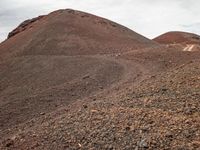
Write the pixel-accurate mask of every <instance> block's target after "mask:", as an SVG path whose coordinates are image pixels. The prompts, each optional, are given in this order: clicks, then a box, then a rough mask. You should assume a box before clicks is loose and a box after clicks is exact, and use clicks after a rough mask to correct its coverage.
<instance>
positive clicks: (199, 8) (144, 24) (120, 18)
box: [0, 0, 200, 41]
mask: <svg viewBox="0 0 200 150" xmlns="http://www.w3.org/2000/svg"><path fill="white" fill-rule="evenodd" d="M65 8H71V9H76V10H81V11H86V12H89V13H92V14H95V15H98V16H101V17H105V18H108V19H110V20H113V21H115V22H117V23H120V24H122V25H124V26H126V27H129V28H130V29H132V30H134V31H136V32H138V33H140V34H142V35H144V36H146V37H148V38H153V37H155V36H158V35H160V34H162V33H164V32H167V31H175V30H176V31H177V30H179V31H188V32H194V33H197V34H200V0H123V1H122V0H38V1H37V0H34V1H33V0H0V41H3V40H4V39H5V38H6V37H7V34H8V32H10V31H11V30H12V29H14V28H15V27H16V26H18V25H19V24H20V23H21V22H22V21H24V20H26V19H30V18H33V17H36V16H38V15H43V14H47V13H49V12H51V11H54V10H57V9H65Z"/></svg>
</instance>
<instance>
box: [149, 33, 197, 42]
mask: <svg viewBox="0 0 200 150" xmlns="http://www.w3.org/2000/svg"><path fill="white" fill-rule="evenodd" d="M153 40H154V41H156V42H158V43H161V44H200V36H199V35H196V34H193V33H187V32H178V31H175V32H167V33H165V34H162V35H160V36H158V37H156V38H155V39H153Z"/></svg>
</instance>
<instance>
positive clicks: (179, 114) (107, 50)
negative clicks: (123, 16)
mask: <svg viewBox="0 0 200 150" xmlns="http://www.w3.org/2000/svg"><path fill="white" fill-rule="evenodd" d="M29 22H31V24H29ZM26 23H27V22H26ZM26 23H25V24H26ZM29 26H30V27H31V26H32V27H31V28H29ZM23 27H24V28H25V29H22V28H23ZM23 27H19V31H20V32H18V31H17V30H18V29H16V30H15V31H14V35H13V36H11V37H10V38H9V39H8V40H6V41H5V42H4V43H2V44H0V53H1V54H2V55H0V56H2V57H1V61H0V134H1V137H0V149H47V150H51V149H52V150H54V149H70V150H76V149H99V150H102V149H116V150H118V149H119V150H121V149H124V150H129V149H152V150H155V149H177V150H178V149H199V148H200V139H199V137H200V126H199V125H200V118H199V115H200V110H199V108H200V103H199V100H200V99H199V98H200V93H199V92H200V87H199V85H200V76H199V74H200V65H199V64H200V52H199V51H183V48H184V47H182V46H180V45H178V46H176V47H174V46H173V45H172V46H171V44H170V45H162V46H161V45H159V44H156V43H155V42H152V41H150V40H148V39H146V38H144V37H142V36H140V35H138V34H136V33H135V32H132V31H130V30H128V29H127V28H124V27H122V26H120V25H118V24H115V23H114V24H113V22H110V21H108V20H105V19H102V18H98V17H96V16H91V15H89V14H85V13H82V12H78V11H73V10H61V11H56V12H53V13H51V14H50V15H48V16H45V17H42V18H40V19H39V20H37V19H36V20H35V19H34V21H33V22H32V21H28V25H27V24H26V25H23ZM16 31H17V32H16ZM94 31H95V32H94ZM15 33H17V34H15ZM177 34H178V33H177ZM11 35H12V34H11ZM177 36H178V35H177ZM186 45H187V44H186ZM180 49H181V50H180Z"/></svg>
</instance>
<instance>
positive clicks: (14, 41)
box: [0, 9, 156, 57]
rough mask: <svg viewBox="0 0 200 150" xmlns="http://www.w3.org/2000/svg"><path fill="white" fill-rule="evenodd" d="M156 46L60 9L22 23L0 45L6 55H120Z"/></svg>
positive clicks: (123, 29)
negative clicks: (131, 50) (129, 50)
mask: <svg viewBox="0 0 200 150" xmlns="http://www.w3.org/2000/svg"><path fill="white" fill-rule="evenodd" d="M155 45H156V43H155V42H153V41H151V40H149V39H147V38H145V37H143V36H141V35H139V34H137V33H135V32H133V31H131V30H130V29H128V28H126V27H123V26H121V25H119V24H117V23H114V22H112V21H109V20H106V19H104V18H101V17H97V16H94V15H91V14H87V13H83V12H80V11H76V10H69V9H67V10H59V11H55V12H53V13H50V14H49V15H47V16H40V17H38V18H34V19H31V20H27V21H25V22H24V23H22V24H21V25H20V26H19V27H18V28H17V29H15V30H14V31H12V32H11V33H10V34H9V40H6V41H5V42H3V43H2V44H1V45H0V50H1V56H0V57H5V56H4V54H3V52H2V51H4V50H5V49H6V51H5V52H4V53H6V54H7V55H11V54H14V55H67V56H72V55H89V54H109V53H120V52H123V51H127V50H128V49H138V48H144V47H148V46H155Z"/></svg>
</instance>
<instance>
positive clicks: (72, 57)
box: [0, 9, 157, 135]
mask: <svg viewBox="0 0 200 150" xmlns="http://www.w3.org/2000/svg"><path fill="white" fill-rule="evenodd" d="M156 45H157V44H156V43H155V42H152V41H151V40H149V39H147V38H145V37H143V36H141V35H139V34H137V33H135V32H133V31H131V30H130V29H128V28H126V27H123V26H121V25H119V24H116V23H114V22H112V21H109V20H106V19H104V18H101V17H97V16H94V15H90V14H87V13H83V12H80V11H75V10H69V9H67V10H59V11H55V12H53V13H50V14H49V15H46V16H42V17H37V18H34V19H31V20H27V21H25V22H23V23H22V24H20V25H19V26H18V27H17V28H16V29H15V30H13V31H12V32H11V33H10V34H9V36H8V39H7V40H6V41H4V42H3V43H1V44H0V116H1V117H0V128H1V130H2V131H4V130H6V129H8V128H11V127H14V126H17V125H18V124H21V123H24V122H26V121H28V120H30V119H32V118H35V117H36V118H37V117H38V116H39V115H40V113H48V112H51V111H53V110H55V109H57V108H59V107H61V106H65V105H68V104H69V103H71V102H73V101H75V100H77V99H82V98H83V97H88V96H89V95H91V94H94V93H97V92H100V91H102V90H103V89H106V88H109V87H110V86H111V85H112V84H114V83H116V82H119V81H121V80H124V76H126V74H127V72H130V71H129V70H134V69H135V68H134V67H132V68H131V69H127V66H128V65H127V63H125V62H124V61H123V62H120V61H116V60H113V59H111V58H107V57H105V56H100V55H98V56H97V55H96V54H113V53H121V52H123V51H128V50H129V49H138V48H145V47H151V46H152V47H153V46H156ZM135 70H136V69H135ZM135 75H136V74H133V75H132V76H133V77H134V76H135ZM1 110H4V111H1ZM0 134H1V133H0ZM1 135H2V134H1Z"/></svg>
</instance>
